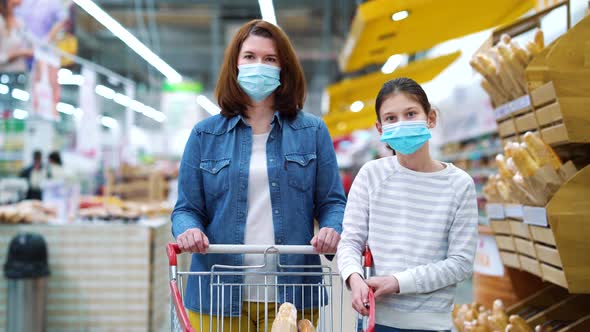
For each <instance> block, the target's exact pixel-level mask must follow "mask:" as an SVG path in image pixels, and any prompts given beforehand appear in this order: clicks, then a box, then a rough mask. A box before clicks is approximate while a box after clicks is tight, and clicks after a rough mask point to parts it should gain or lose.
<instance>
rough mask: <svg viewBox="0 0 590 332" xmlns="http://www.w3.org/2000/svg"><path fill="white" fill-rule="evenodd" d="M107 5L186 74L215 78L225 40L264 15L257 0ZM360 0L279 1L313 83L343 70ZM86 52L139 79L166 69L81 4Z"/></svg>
mask: <svg viewBox="0 0 590 332" xmlns="http://www.w3.org/2000/svg"><path fill="white" fill-rule="evenodd" d="M95 2H96V3H97V4H98V5H99V6H100V7H102V9H104V10H105V11H106V12H107V13H109V14H110V15H111V16H112V17H113V18H115V19H116V20H117V21H119V22H120V23H121V24H122V25H123V26H124V27H126V28H127V29H128V30H129V31H130V32H131V33H133V34H134V35H135V36H136V37H137V38H138V39H140V40H141V41H142V42H144V43H145V44H146V45H147V46H148V47H150V48H151V49H152V50H153V51H154V52H155V53H156V54H158V55H159V56H160V57H161V58H162V59H163V60H165V61H166V62H167V63H168V64H170V65H171V66H172V67H173V68H174V69H176V70H177V71H178V72H179V73H180V74H182V75H183V77H185V78H189V79H193V80H197V81H200V82H202V83H203V84H204V85H205V88H206V89H207V90H210V89H211V88H212V87H213V85H214V83H215V82H214V80H213V79H212V78H214V77H216V76H217V71H218V68H219V65H220V61H221V58H222V57H223V51H224V49H225V45H226V44H227V42H228V41H229V39H230V38H231V36H232V34H233V32H234V31H235V29H236V28H237V27H239V26H240V25H241V24H243V23H245V22H247V21H248V20H251V19H254V18H260V8H259V5H258V1H256V0H219V1H216V0H209V1H194V0H193V1H179V0H135V1H126V0H96V1H95ZM357 2H358V1H356V0H338V1H334V0H297V1H293V0H274V1H273V3H274V7H275V11H276V16H277V22H278V24H279V25H280V26H281V28H283V29H284V30H285V31H286V32H287V34H288V35H289V36H290V37H291V40H292V42H293V43H294V45H295V48H296V50H297V52H298V54H299V56H300V58H301V60H302V62H303V66H304V69H305V71H306V76H307V79H308V84H309V87H310V90H311V89H313V88H314V87H317V88H318V89H320V90H321V89H323V87H324V86H325V85H326V84H328V83H329V82H332V81H334V80H336V79H337V78H338V77H336V76H337V75H338V72H339V71H338V66H337V58H338V53H339V51H340V50H341V49H342V45H343V44H344V40H345V39H346V36H347V33H348V27H349V26H350V22H351V21H352V17H353V16H354V11H355V8H356V4H357ZM77 13H78V15H77V29H78V30H77V33H78V35H79V37H80V42H79V43H80V55H81V56H82V57H84V58H87V59H91V60H92V61H94V62H96V63H99V64H101V65H103V66H105V67H107V68H110V69H112V70H114V71H116V72H118V73H120V74H122V75H124V76H127V77H130V78H132V79H134V80H136V81H138V82H143V83H149V84H150V85H159V83H160V82H159V81H160V80H161V79H162V76H161V74H160V73H159V72H158V71H156V70H155V69H154V68H153V67H151V66H150V65H148V64H147V62H145V61H144V60H142V59H141V58H140V57H139V56H137V55H136V54H135V53H133V52H132V51H131V50H130V49H129V48H127V47H126V46H125V45H124V44H123V43H122V42H121V41H119V40H118V39H117V38H116V37H115V36H114V35H113V34H112V33H110V32H109V31H108V30H107V29H106V28H104V27H103V26H102V25H101V24H100V23H98V22H97V21H96V20H94V19H93V18H92V17H90V16H89V15H88V14H86V13H85V12H84V11H83V10H82V9H80V8H77Z"/></svg>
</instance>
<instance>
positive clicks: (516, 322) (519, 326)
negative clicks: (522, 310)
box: [510, 315, 534, 332]
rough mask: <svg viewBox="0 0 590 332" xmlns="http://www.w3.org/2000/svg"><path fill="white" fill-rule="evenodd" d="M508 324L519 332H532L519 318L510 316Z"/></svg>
mask: <svg viewBox="0 0 590 332" xmlns="http://www.w3.org/2000/svg"><path fill="white" fill-rule="evenodd" d="M510 324H512V325H513V326H515V327H516V328H517V329H518V331H520V332H534V331H533V329H532V328H531V327H530V326H529V324H527V322H526V321H525V320H524V319H522V318H521V317H520V316H517V315H512V316H510Z"/></svg>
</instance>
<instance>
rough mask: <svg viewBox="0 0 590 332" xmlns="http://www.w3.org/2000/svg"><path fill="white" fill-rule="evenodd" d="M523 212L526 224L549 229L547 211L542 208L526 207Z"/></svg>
mask: <svg viewBox="0 0 590 332" xmlns="http://www.w3.org/2000/svg"><path fill="white" fill-rule="evenodd" d="M523 212H524V218H523V219H524V222H525V224H529V225H535V226H541V227H549V223H548V222H547V209H545V208H542V207H534V206H525V207H524V209H523Z"/></svg>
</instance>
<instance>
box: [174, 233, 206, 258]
mask: <svg viewBox="0 0 590 332" xmlns="http://www.w3.org/2000/svg"><path fill="white" fill-rule="evenodd" d="M176 243H178V247H179V248H180V250H182V251H183V252H194V253H200V254H206V253H207V248H209V239H208V238H207V236H206V235H205V234H204V233H203V232H202V231H201V230H200V229H198V228H191V229H188V230H186V231H185V232H184V233H182V234H180V235H179V236H178V238H176Z"/></svg>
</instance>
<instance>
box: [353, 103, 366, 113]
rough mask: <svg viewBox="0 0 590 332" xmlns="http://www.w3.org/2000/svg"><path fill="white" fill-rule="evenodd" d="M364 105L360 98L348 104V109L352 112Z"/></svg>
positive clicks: (359, 109) (358, 110) (357, 110)
mask: <svg viewBox="0 0 590 332" xmlns="http://www.w3.org/2000/svg"><path fill="white" fill-rule="evenodd" d="M364 107H365V103H363V102H362V101H360V100H357V101H355V102H354V103H352V104H351V105H350V110H351V111H353V112H355V113H356V112H360V111H361V110H362V109H363V108H364Z"/></svg>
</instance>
